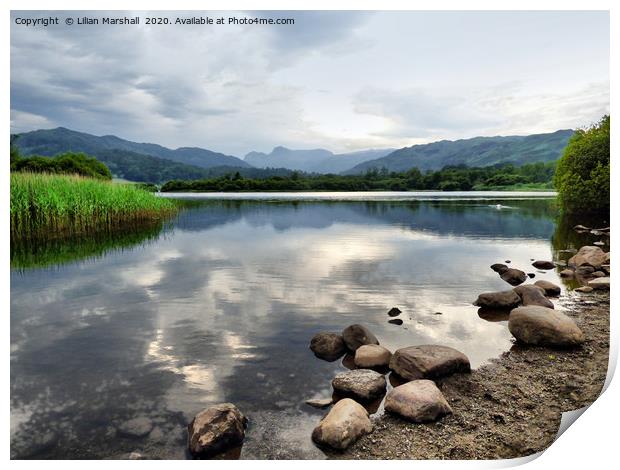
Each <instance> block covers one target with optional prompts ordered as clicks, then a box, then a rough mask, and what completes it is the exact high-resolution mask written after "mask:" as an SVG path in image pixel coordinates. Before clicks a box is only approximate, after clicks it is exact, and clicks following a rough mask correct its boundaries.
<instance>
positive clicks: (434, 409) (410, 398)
mask: <svg viewBox="0 0 620 470" xmlns="http://www.w3.org/2000/svg"><path fill="white" fill-rule="evenodd" d="M385 409H386V411H389V412H390V413H396V414H398V415H400V416H403V417H404V418H407V419H409V420H411V421H413V422H415V423H424V422H428V421H435V420H437V419H439V418H441V417H442V416H444V415H447V414H450V413H452V408H450V405H449V404H448V402H447V401H446V399H445V398H444V396H443V394H442V393H441V390H439V389H438V388H437V386H436V385H435V382H433V381H432V380H414V381H412V382H407V383H406V384H403V385H399V386H398V387H395V388H394V389H392V390H391V391H390V393H388V394H387V397H386V398H385Z"/></svg>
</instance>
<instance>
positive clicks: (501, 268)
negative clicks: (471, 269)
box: [491, 263, 508, 274]
mask: <svg viewBox="0 0 620 470" xmlns="http://www.w3.org/2000/svg"><path fill="white" fill-rule="evenodd" d="M491 269H492V270H493V271H495V272H496V273H498V274H502V273H504V272H506V271H508V266H506V265H505V264H501V263H495V264H492V265H491Z"/></svg>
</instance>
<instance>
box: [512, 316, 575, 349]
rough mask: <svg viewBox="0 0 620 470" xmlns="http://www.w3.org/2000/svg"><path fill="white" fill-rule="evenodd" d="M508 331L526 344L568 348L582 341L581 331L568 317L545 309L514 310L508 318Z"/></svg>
mask: <svg viewBox="0 0 620 470" xmlns="http://www.w3.org/2000/svg"><path fill="white" fill-rule="evenodd" d="M508 329H509V330H510V333H512V335H513V336H514V337H515V338H516V339H517V340H519V341H521V342H523V343H526V344H536V345H541V346H560V347H568V346H577V345H579V344H581V343H583V341H584V336H583V333H582V331H581V330H580V329H579V327H578V326H577V325H576V324H575V322H574V321H573V320H572V319H571V318H570V317H568V316H566V315H564V314H563V313H561V312H558V311H556V310H553V309H550V308H546V307H539V306H529V307H519V308H516V309H514V310H513V311H512V312H510V317H509V318H508Z"/></svg>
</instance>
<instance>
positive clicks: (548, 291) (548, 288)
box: [534, 279, 562, 297]
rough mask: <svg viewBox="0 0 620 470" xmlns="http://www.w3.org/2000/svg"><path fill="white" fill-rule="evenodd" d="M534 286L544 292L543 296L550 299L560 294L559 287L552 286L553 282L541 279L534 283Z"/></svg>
mask: <svg viewBox="0 0 620 470" xmlns="http://www.w3.org/2000/svg"><path fill="white" fill-rule="evenodd" d="M534 285H535V286H538V287H541V288H543V289H544V291H545V295H548V296H551V297H557V296H558V295H560V293H561V292H562V289H561V288H560V286H558V285H556V284H554V283H553V282H550V281H545V280H543V279H541V280H540V281H536V282H535V283H534Z"/></svg>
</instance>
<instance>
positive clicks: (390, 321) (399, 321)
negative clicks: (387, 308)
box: [388, 318, 403, 325]
mask: <svg viewBox="0 0 620 470" xmlns="http://www.w3.org/2000/svg"><path fill="white" fill-rule="evenodd" d="M388 323H391V324H392V325H402V324H403V321H402V320H401V319H400V318H393V319H391V320H388Z"/></svg>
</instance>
